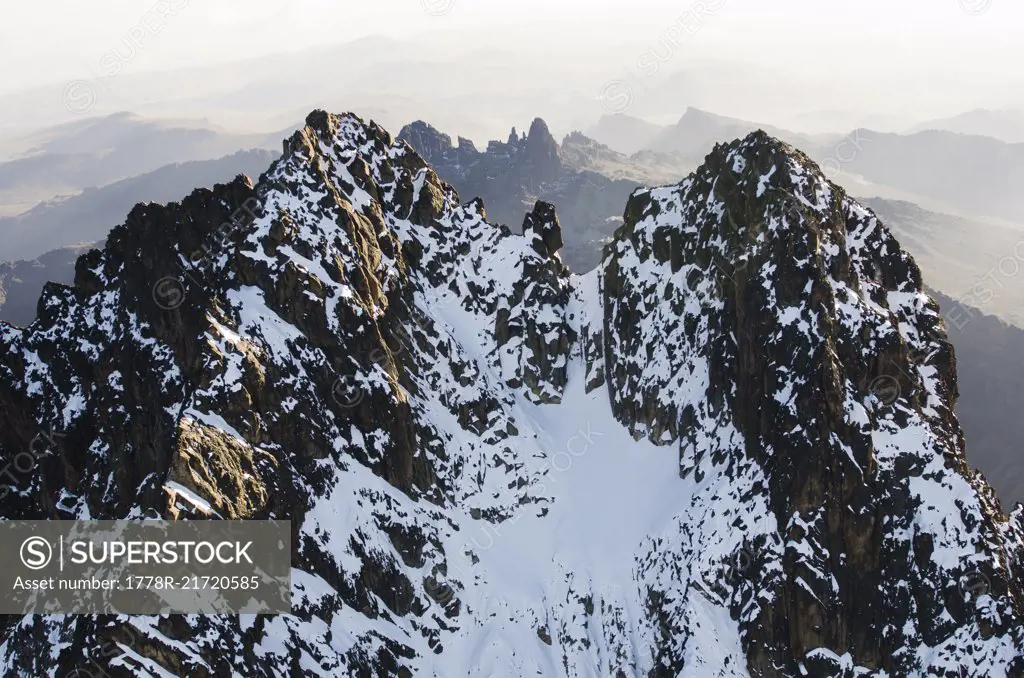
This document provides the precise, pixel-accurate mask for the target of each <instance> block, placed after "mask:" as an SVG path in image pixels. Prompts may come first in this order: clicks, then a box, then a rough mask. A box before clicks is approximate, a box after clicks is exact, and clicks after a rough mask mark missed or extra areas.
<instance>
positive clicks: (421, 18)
mask: <svg viewBox="0 0 1024 678" xmlns="http://www.w3.org/2000/svg"><path fill="white" fill-rule="evenodd" d="M707 4H708V5H709V6H711V7H717V8H718V9H717V10H716V11H715V14H714V16H713V17H708V20H707V21H705V22H703V23H704V25H703V26H702V27H701V31H700V33H699V34H698V35H694V36H688V39H690V40H691V42H693V43H695V44H702V45H705V46H708V47H712V46H716V47H721V49H722V50H723V51H726V50H735V51H736V52H737V53H741V54H742V55H743V56H744V57H752V58H756V57H757V56H758V55H757V54H751V53H750V52H752V51H756V50H761V52H762V54H761V56H762V57H763V58H764V59H766V60H772V61H774V60H777V59H779V58H780V57H781V58H784V59H792V60H793V61H794V62H805V63H804V65H805V66H806V65H807V64H808V63H811V64H814V65H816V66H822V67H826V66H843V70H846V71H849V70H850V68H851V67H855V66H856V65H857V64H858V63H863V64H865V66H866V67H870V68H875V67H877V65H878V64H880V63H883V62H885V61H886V60H889V61H890V67H893V66H898V65H907V66H913V65H915V64H917V65H930V66H933V67H955V68H958V69H963V70H967V71H971V72H989V73H991V74H997V73H1000V72H1009V71H1011V70H1012V69H1015V68H1017V67H1019V64H1020V63H1021V59H1020V57H1021V56H1022V53H1024V47H1021V43H1024V39H1022V38H1024V3H1022V2H1020V0H857V1H852V0H842V1H840V0H707ZM690 5H691V3H690V2H686V1H684V2H664V1H663V0H631V1H630V2H628V3H627V2H622V1H621V0H616V1H612V0H587V2H579V1H569V0H514V1H513V0H373V2H352V1H345V0H276V1H273V2H271V1H270V0H161V1H160V2H154V3H150V2H139V1H138V0H101V1H99V2H81V1H80V0H34V1H33V2H15V3H6V4H5V7H4V20H3V22H2V23H0V65H2V67H3V70H2V71H0V73H2V75H0V91H11V90H15V89H22V88H27V87H31V86H33V85H39V84H46V83H50V82H54V81H60V80H62V79H68V78H75V77H79V76H80V74H81V71H82V69H83V68H86V67H88V68H96V66H95V64H96V63H98V62H99V60H100V59H101V58H102V57H103V55H105V54H107V53H109V52H110V51H111V50H112V49H114V48H120V49H122V50H124V49H126V47H125V39H126V37H130V36H131V35H132V34H133V33H132V32H133V30H135V31H136V33H135V35H137V36H138V38H137V43H138V44H139V46H140V49H139V50H138V54H137V56H135V57H134V58H133V59H132V60H131V63H129V64H127V65H126V67H125V71H126V72H145V71H149V70H157V69H158V70H165V69H171V68H175V67H179V66H197V65H203V64H206V63H212V62H224V61H232V60H238V59H241V58H245V57H250V56H255V55H259V54H270V53H275V52H281V51H293V50H299V49H302V48H304V47H307V46H310V45H322V44H330V43H337V42H343V41H348V40H352V39H355V38H359V37H362V36H366V35H371V34H376V35H387V36H394V37H406V36H414V35H419V34H423V33H433V32H438V31H446V30H452V29H460V28H470V27H481V28H483V27H488V28H490V27H494V26H508V25H513V26H519V27H520V28H521V29H522V28H526V29H528V30H529V31H530V32H532V33H534V34H535V35H546V36H549V38H548V39H549V40H552V41H555V42H558V43H564V44H565V45H566V46H567V47H568V46H571V45H573V44H589V45H591V46H593V45H595V44H597V43H609V42H615V43H621V42H641V43H643V42H650V43H657V41H658V39H659V38H660V37H661V36H662V35H663V34H664V33H665V31H666V30H667V29H668V27H669V26H671V24H672V23H673V22H675V21H676V20H677V19H678V18H679V17H680V16H681V15H682V14H683V13H684V12H685V11H686V10H687V8H688V7H689V6H690ZM147 16H149V17H150V18H149V20H148V23H149V28H148V29H147V28H145V27H144V26H143V24H144V23H146V22H145V21H144V17H147ZM140 31H141V32H142V34H140ZM154 33H155V34H154ZM489 33H490V31H489ZM514 34H515V31H514V30H513V31H510V32H509V35H510V36H511V35H514ZM502 37H503V33H499V34H497V35H493V34H491V35H489V36H488V40H489V41H495V40H496V41H497V42H499V43H500V42H501V38H502ZM532 42H533V41H520V43H519V47H520V48H521V49H530V48H531V47H532V46H533V45H532V44H531V43H532ZM1014 57H1016V58H1014ZM91 64H92V65H91Z"/></svg>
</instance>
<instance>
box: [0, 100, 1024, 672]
mask: <svg viewBox="0 0 1024 678" xmlns="http://www.w3.org/2000/svg"><path fill="white" fill-rule="evenodd" d="M535 127H537V126H536V125H535ZM428 132H429V131H428V130H420V131H419V133H418V134H419V136H418V137H417V138H418V139H419V142H421V143H425V144H428V145H429V144H431V143H433V142H431V141H429V138H428V137H429V135H428ZM535 133H536V134H537V135H539V136H540V137H543V130H541V129H539V128H538V129H536V130H531V133H530V135H528V137H527V139H526V141H523V139H521V138H516V139H510V143H509V149H508V150H509V152H510V153H511V150H510V149H511V147H512V145H513V142H514V145H515V147H516V149H519V148H520V146H523V147H525V146H526V145H528V144H529V139H530V137H533V136H534V134H535ZM513 136H514V135H513ZM435 141H437V142H438V143H436V144H434V146H433V148H434V149H435V151H436V152H439V153H441V155H442V156H443V157H447V154H450V153H452V152H454V151H455V150H456V149H451V147H450V141H449V142H448V146H447V148H446V147H445V142H444V140H443V139H441V140H436V139H435ZM461 147H462V144H461V143H460V148H461ZM537 149H540V150H539V151H538V150H537ZM544 149H547V151H545V150H544ZM550 149H551V147H550V144H547V143H546V142H545V143H541V144H539V145H538V146H537V147H536V148H534V150H532V151H531V154H533V153H535V152H536V155H533V157H534V159H535V160H536V159H539V158H549V159H550V157H551V156H550V153H549V152H548V151H550ZM467 150H468V149H467ZM284 151H285V153H284V155H283V157H282V158H281V159H280V160H279V161H278V162H276V163H275V164H274V165H273V166H271V168H270V169H269V170H268V171H267V172H266V173H265V174H264V175H263V176H262V177H261V179H260V181H259V182H258V183H256V184H255V185H253V184H252V183H251V182H249V181H248V180H246V179H244V178H239V179H237V180H236V181H234V182H232V183H230V184H226V185H218V186H215V187H214V188H213V189H212V190H205V189H204V190H199V191H196V192H195V193H193V194H192V195H190V196H188V197H187V198H185V199H184V200H183V201H182V202H180V203H171V204H168V205H140V206H138V207H136V208H135V209H134V210H132V212H131V213H130V214H129V216H128V219H127V220H126V222H125V224H124V225H122V226H119V227H117V228H115V229H114V231H112V232H111V234H110V238H109V239H108V241H107V243H106V246H105V247H104V249H103V250H102V251H100V250H94V251H92V252H90V253H89V254H87V255H85V256H83V257H82V258H81V259H80V260H79V261H78V264H77V269H76V277H75V284H74V286H73V287H69V286H64V285H50V286H48V287H47V288H46V289H45V290H44V294H43V297H42V299H41V301H40V317H39V320H38V322H36V323H35V324H34V325H32V326H31V327H29V328H27V329H19V328H15V327H12V326H10V325H7V324H4V323H0V461H3V462H4V463H8V464H9V466H8V468H9V469H10V468H12V467H11V466H10V464H13V463H14V461H15V460H16V459H21V460H24V454H25V451H26V450H29V451H31V452H32V461H33V467H32V468H31V469H30V470H29V471H26V472H21V471H19V470H18V469H20V468H21V466H15V467H13V468H14V469H15V470H14V471H12V472H10V473H7V474H5V475H3V476H2V480H0V494H2V498H0V516H2V517H4V518H52V519H67V518H75V517H79V518H82V517H89V518H123V517H128V516H131V517H136V518H137V517H143V516H153V517H156V516H166V517H172V518H182V517H195V518H205V517H209V516H206V515H203V514H202V513H201V512H200V511H198V510H197V509H195V507H194V506H192V505H191V504H189V503H188V502H187V501H185V500H183V499H182V497H180V496H179V495H178V493H177V492H176V490H175V489H174V487H176V486H177V485H176V484H180V485H183V486H185V487H187V488H189V489H190V490H192V491H193V492H195V493H196V494H198V495H199V496H201V497H203V498H204V499H206V500H207V501H208V502H209V503H210V505H211V507H212V508H213V510H214V511H216V513H217V514H219V515H220V516H222V517H226V518H278V519H289V520H291V521H292V524H293V528H294V534H293V544H294V553H293V568H294V569H293V588H294V591H295V600H294V610H293V614H292V615H288V616H279V617H265V616H260V617H227V616H225V617H201V616H200V617H183V616H169V617H165V618H145V617H132V618H128V617H100V618H97V617H60V616H48V617H25V618H22V619H11V620H8V621H7V622H5V625H4V626H3V627H2V631H0V633H2V638H3V641H4V642H3V644H2V645H0V663H2V665H3V666H4V667H5V668H4V673H5V675H8V674H9V675H16V676H55V677H58V676H63V675H66V674H67V673H69V672H71V671H72V670H73V669H76V668H87V667H89V666H94V665H95V666H100V667H102V668H103V670H104V671H106V672H107V673H108V674H109V675H111V676H132V675H145V674H146V673H150V674H152V673H153V671H154V669H153V667H152V665H151V666H149V667H148V668H147V667H146V666H145V662H153V663H155V665H156V666H159V667H160V669H161V670H162V671H164V672H165V673H166V674H170V675H177V676H200V677H205V676H226V675H238V676H260V677H264V676H267V677H269V676H282V677H284V676H307V675H309V676H313V675H351V676H413V675H444V676H449V675H473V676H482V675H501V676H509V677H511V676H523V675H562V676H566V677H569V676H572V677H574V678H577V677H578V678H582V677H583V676H591V675H595V674H597V675H614V676H627V675H629V676H635V675H646V676H670V675H671V676H680V675H682V676H687V677H696V676H747V675H756V676H772V677H774V676H779V677H781V676H787V677H788V676H800V675H810V676H843V677H844V678H853V677H854V676H856V677H858V678H860V677H863V676H870V677H871V678H883V676H915V677H916V676H921V677H922V678H923V677H924V676H933V675H945V676H957V675H972V674H976V675H993V676H995V675H1011V676H1020V675H1021V673H1022V670H1024V667H1022V665H1021V662H1020V659H1019V655H1020V651H1021V649H1022V648H1024V637H1022V626H1021V619H1022V616H1024V615H1022V612H1024V610H1022V605H1024V588H1022V581H1021V578H1020V574H1019V573H1020V572H1021V568H1022V567H1024V552H1022V551H1024V546H1022V544H1024V521H1022V515H1024V511H1022V512H1018V513H1016V514H1015V515H1014V516H1013V517H1011V518H1010V519H1007V518H1006V517H1005V516H1003V515H1002V514H1001V513H1000V511H999V510H998V504H997V503H996V502H995V500H994V497H993V495H992V493H991V490H990V489H989V488H988V486H987V485H985V483H984V482H983V481H982V480H981V479H980V478H978V477H977V476H976V475H975V474H974V472H972V471H971V470H970V469H969V468H968V467H967V465H966V463H965V461H964V452H963V440H962V435H961V433H960V429H959V425H958V424H957V421H956V418H955V417H954V416H953V414H952V410H953V404H954V402H955V399H956V376H955V365H954V359H953V354H952V351H951V350H950V347H949V344H948V342H947V340H946V337H945V332H944V330H943V328H942V325H941V322H940V320H939V316H938V314H937V311H936V308H935V305H934V303H932V302H931V301H930V300H929V299H928V298H927V297H926V296H925V295H923V294H922V293H921V281H920V275H919V273H918V272H917V269H916V266H915V265H914V263H913V261H912V260H911V259H910V258H909V256H907V255H906V254H905V253H904V252H902V250H900V248H899V246H898V244H897V243H896V242H895V240H894V239H893V238H892V236H891V235H889V233H888V231H886V230H885V228H884V227H883V226H882V225H881V224H880V223H879V222H878V221H877V219H875V218H874V217H873V215H872V214H871V213H870V212H868V211H866V210H864V209H863V208H861V207H859V206H858V205H856V203H854V202H852V201H851V200H849V199H848V198H847V197H846V196H845V195H844V194H843V193H842V191H841V190H840V189H838V188H837V187H835V186H833V185H831V184H829V183H828V182H826V181H825V179H824V177H823V176H822V175H821V173H820V172H819V171H818V169H817V168H816V167H815V166H814V165H813V163H810V162H809V161H808V160H807V159H806V158H805V157H803V156H802V155H800V154H799V153H797V152H795V151H793V150H792V149H790V148H788V147H785V146H784V145H782V144H780V143H779V142H777V141H775V140H773V139H770V138H768V137H766V136H764V135H757V134H755V135H751V136H750V137H748V138H746V139H745V140H743V141H742V142H736V143H734V144H732V145H730V146H723V147H720V148H718V149H716V151H715V152H714V153H713V154H712V155H711V156H709V158H708V161H707V163H706V165H705V166H704V167H702V168H701V169H700V170H699V171H698V172H696V173H695V174H694V175H692V176H691V177H689V178H688V179H686V180H685V181H684V182H683V183H681V184H679V185H677V186H671V187H667V188H660V189H643V190H640V191H638V192H636V193H635V194H634V196H633V197H632V199H631V200H630V201H629V203H628V205H627V208H626V220H625V224H624V226H623V227H622V229H620V231H619V232H618V233H617V235H616V239H615V240H614V242H612V243H611V244H610V245H609V247H608V248H607V250H606V252H605V261H604V263H603V266H602V268H601V270H600V271H595V272H593V273H591V274H590V275H588V276H586V277H583V278H580V277H573V276H570V275H569V274H568V270H567V268H566V267H565V265H564V264H563V263H562V261H561V258H560V255H559V249H560V247H561V245H562V225H561V223H560V217H559V216H558V215H556V214H555V210H554V207H553V206H552V205H551V204H548V203H544V202H537V203H536V204H535V205H534V206H533V209H532V210H531V211H530V213H529V214H528V215H527V217H526V219H525V222H524V226H523V234H522V235H516V234H512V233H510V232H509V230H508V229H507V228H504V227H501V226H496V225H493V224H491V223H488V221H487V220H486V219H485V218H484V209H483V203H482V202H481V201H479V200H474V201H472V202H469V203H466V204H460V201H459V197H458V195H457V194H456V192H455V191H454V190H453V189H452V187H451V186H450V185H448V184H446V183H445V182H444V181H442V180H441V179H440V178H439V177H438V174H437V173H435V171H434V169H432V168H431V167H430V166H429V165H428V164H427V163H425V162H424V160H423V159H422V158H421V157H420V156H419V155H417V154H416V153H415V152H413V151H412V149H411V148H410V147H409V146H408V145H407V144H405V143H404V142H402V141H397V140H395V139H394V138H393V137H392V136H391V135H390V134H389V133H388V132H387V131H385V130H383V129H381V128H380V127H379V126H377V125H376V124H374V123H372V122H371V123H365V122H363V121H362V120H360V119H359V118H357V117H356V116H354V115H350V114H346V115H341V116H336V115H329V114H327V113H324V112H322V111H316V112H314V113H312V114H310V116H309V117H308V118H307V121H306V126H305V127H304V128H303V129H302V130H300V131H299V132H297V133H295V135H293V136H292V137H291V138H290V139H288V140H287V141H286V142H285V144H284ZM518 152H519V151H518V150H517V151H516V153H518ZM41 434H47V435H46V441H47V444H46V446H45V448H46V449H45V450H41V449H40V445H39V444H38V440H39V436H40V435H41ZM563 434H565V436H564V438H563V437H562V435H563ZM570 436H571V437H570ZM676 447H678V450H679V451H678V455H679V456H678V459H679V463H678V466H677V465H676V463H675V455H676V452H675V449H674V448H676ZM581 449H582V452H580V450H581ZM588 450H589V452H588ZM665 452H667V453H668V455H665V454H664V453H665ZM666 459H667V461H668V463H667V465H665V466H663V467H652V468H660V469H661V470H663V471H665V472H664V473H660V472H659V473H650V472H645V470H644V468H643V467H644V466H645V465H650V464H658V463H662V461H663V460H666ZM565 460H568V463H566V462H565ZM19 463H20V462H19ZM632 481H635V482H632ZM631 482H632V484H629V483H631ZM602 483H603V484H602ZM659 488H661V489H659ZM618 495H622V496H623V497H624V499H622V498H620V497H619V496H618ZM609 504H612V505H614V506H615V510H614V511H612V512H609V513H606V514H603V515H605V518H602V519H600V520H599V519H597V518H595V516H594V513H596V512H598V511H601V510H602V509H603V508H604V507H605V506H606V505H609ZM645 507H646V508H645ZM574 511H575V513H574ZM595 521H599V522H600V521H604V522H600V524H598V525H596V530H597V531H594V530H595V525H594V523H595ZM473 535H476V536H473ZM481 535H482V537H481ZM481 538H482V540H483V543H481ZM605 542H609V543H605ZM602 548H603V549H605V550H604V551H601V550H600V549H602ZM595 554H599V556H600V557H597V556H595ZM622 554H625V555H626V557H625V558H623V557H621V556H622ZM965 580H970V581H971V582H975V583H976V582H978V581H981V582H984V584H985V587H984V590H983V591H982V590H980V589H979V587H978V586H974V585H971V586H965V585H964V584H963V582H964V581H965ZM481 647H486V648H487V650H486V651H485V652H486V657H485V658H484V659H481V657H483V655H481V651H480V648H481ZM481 662H483V663H481Z"/></svg>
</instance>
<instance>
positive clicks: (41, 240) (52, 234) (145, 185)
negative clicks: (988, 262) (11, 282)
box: [0, 149, 278, 261]
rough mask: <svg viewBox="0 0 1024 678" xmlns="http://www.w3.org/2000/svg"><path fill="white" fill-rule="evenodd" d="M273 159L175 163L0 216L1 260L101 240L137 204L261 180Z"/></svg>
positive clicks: (248, 155) (267, 154) (261, 153)
mask: <svg viewBox="0 0 1024 678" xmlns="http://www.w3.org/2000/svg"><path fill="white" fill-rule="evenodd" d="M277 155H278V153H277V152H276V151H268V150H262V149H257V150H248V151H241V152H237V153H234V154H232V155H229V156H226V157H222V158H218V159H216V160H201V161H192V162H185V163H175V164H172V165H167V166H164V167H161V168H160V169H158V170H155V171H152V172H147V173H146V174H142V175H139V176H134V177H131V178H129V179H123V180H121V181H117V182H115V183H113V184H110V185H107V186H104V187H102V188H88V189H85V190H84V191H82V192H81V193H79V194H77V195H73V196H71V197H68V198H66V199H59V200H51V201H47V202H44V203H41V204H39V205H37V206H36V207H34V208H32V209H31V210H29V211H28V212H25V213H24V214H20V215H18V216H16V217H7V218H0V261H4V260H6V261H11V260H15V259H34V258H35V257H37V256H39V255H40V254H43V253H44V252H47V251H50V250H53V249H55V248H59V247H66V246H69V245H75V244H78V243H83V242H91V241H95V240H100V239H101V238H104V237H106V235H107V232H108V231H110V229H111V228H113V227H114V226H116V225H117V224H118V223H120V222H121V221H123V220H124V216H125V214H127V212H128V210H129V209H131V207H132V206H133V205H135V204H136V203H138V202H168V201H170V200H175V199H177V198H180V197H181V196H182V195H184V194H186V193H188V192H189V191H191V190H193V189H195V188H198V187H200V186H207V185H212V184H214V183H216V182H222V181H226V180H228V179H230V178H231V177H233V176H235V175H237V174H246V175H250V176H259V173H260V172H262V171H263V170H265V169H266V168H267V166H268V165H269V164H270V163H271V161H273V159H274V158H275V157H276V156H277Z"/></svg>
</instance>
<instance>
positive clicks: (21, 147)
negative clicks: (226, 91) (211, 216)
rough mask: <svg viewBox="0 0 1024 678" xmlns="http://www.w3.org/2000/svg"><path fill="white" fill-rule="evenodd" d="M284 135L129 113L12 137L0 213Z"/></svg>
mask: <svg viewBox="0 0 1024 678" xmlns="http://www.w3.org/2000/svg"><path fill="white" fill-rule="evenodd" d="M282 134H283V133H275V134H272V135H265V134H234V133H231V132H227V131H225V130H222V129H219V128H217V127H214V126H212V125H209V124H208V123H206V122H205V121H201V120H193V121H164V120H149V119H146V118H143V117H140V116H137V115H132V114H130V113H119V114H115V115H110V116H106V117H102V118H89V119H86V120H84V121H80V122H74V123H68V124H64V125H59V126H57V127H52V128H48V129H45V130H42V131H39V132H36V133H34V134H31V135H28V136H25V137H22V138H19V139H16V140H8V141H7V142H6V144H5V146H4V148H3V149H2V150H3V151H4V157H3V160H2V161H0V216H4V215H7V216H10V215H12V214H16V213H18V212H21V211H24V210H25V209H27V208H28V207H31V205H32V204H34V203H35V202H38V201H40V200H47V199H50V198H52V197H53V196H56V195H68V194H75V193H78V192H79V191H81V190H83V189H85V188H90V187H91V188H96V187H102V186H106V185H108V184H111V183H113V182H116V181H119V180H122V179H126V178H129V177H135V176H138V175H140V174H146V173H149V172H153V171H155V170H157V169H159V168H161V167H164V166H166V165H169V164H172V163H183V162H191V161H199V160H215V159H217V158H221V157H223V156H225V155H230V154H232V153H236V152H238V151H242V150H248V149H254V148H259V149H268V150H270V149H277V148H278V143H279V140H280V137H281V136H282ZM175 195H177V193H175Z"/></svg>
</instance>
